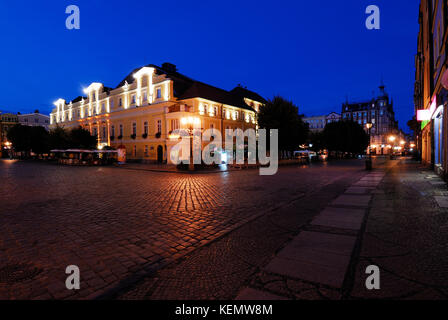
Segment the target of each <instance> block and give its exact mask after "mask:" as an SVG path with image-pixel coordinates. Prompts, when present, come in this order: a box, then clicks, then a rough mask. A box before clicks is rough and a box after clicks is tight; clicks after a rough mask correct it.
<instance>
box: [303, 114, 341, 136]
mask: <svg viewBox="0 0 448 320" xmlns="http://www.w3.org/2000/svg"><path fill="white" fill-rule="evenodd" d="M339 120H341V115H340V114H339V113H336V112H332V113H330V114H328V115H324V116H315V117H306V118H303V121H304V122H305V123H308V126H309V129H310V131H311V132H319V131H323V130H324V129H325V126H326V125H327V124H328V123H332V122H337V121H339Z"/></svg>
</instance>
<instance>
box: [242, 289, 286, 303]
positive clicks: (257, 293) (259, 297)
mask: <svg viewBox="0 0 448 320" xmlns="http://www.w3.org/2000/svg"><path fill="white" fill-rule="evenodd" d="M235 300H255V301H264V300H289V299H288V298H285V297H282V296H278V295H276V294H272V293H269V292H266V291H261V290H256V289H252V288H244V289H243V290H241V292H240V293H239V294H238V296H237V297H236V298H235Z"/></svg>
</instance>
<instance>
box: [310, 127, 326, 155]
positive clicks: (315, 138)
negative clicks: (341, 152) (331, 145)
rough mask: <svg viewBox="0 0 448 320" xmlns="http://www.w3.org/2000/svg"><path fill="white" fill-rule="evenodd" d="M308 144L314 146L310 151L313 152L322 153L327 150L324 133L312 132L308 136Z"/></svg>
mask: <svg viewBox="0 0 448 320" xmlns="http://www.w3.org/2000/svg"><path fill="white" fill-rule="evenodd" d="M308 142H309V144H311V145H312V147H310V149H311V150H313V151H321V150H323V149H325V140H324V133H323V132H322V131H320V132H310V133H309V135H308Z"/></svg>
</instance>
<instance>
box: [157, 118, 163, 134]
mask: <svg viewBox="0 0 448 320" xmlns="http://www.w3.org/2000/svg"><path fill="white" fill-rule="evenodd" d="M159 132H160V133H161V132H162V120H157V132H156V133H159Z"/></svg>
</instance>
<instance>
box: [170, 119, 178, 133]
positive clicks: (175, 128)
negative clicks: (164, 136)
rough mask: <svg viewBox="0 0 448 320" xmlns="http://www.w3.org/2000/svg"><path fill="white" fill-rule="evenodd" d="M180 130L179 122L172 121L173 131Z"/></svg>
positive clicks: (176, 120)
mask: <svg viewBox="0 0 448 320" xmlns="http://www.w3.org/2000/svg"><path fill="white" fill-rule="evenodd" d="M178 129H179V120H178V119H171V131H174V130H178Z"/></svg>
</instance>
